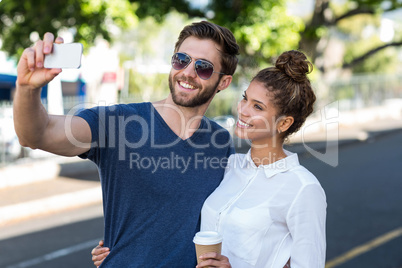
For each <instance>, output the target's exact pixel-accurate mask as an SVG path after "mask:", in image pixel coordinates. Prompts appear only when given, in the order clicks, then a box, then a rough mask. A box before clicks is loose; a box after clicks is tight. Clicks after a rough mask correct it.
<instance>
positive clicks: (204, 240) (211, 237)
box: [193, 231, 222, 245]
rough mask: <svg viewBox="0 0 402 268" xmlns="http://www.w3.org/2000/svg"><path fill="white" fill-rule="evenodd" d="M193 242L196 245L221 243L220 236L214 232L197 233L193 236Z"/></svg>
mask: <svg viewBox="0 0 402 268" xmlns="http://www.w3.org/2000/svg"><path fill="white" fill-rule="evenodd" d="M193 242H194V243H195V244H197V245H215V244H219V243H221V242H222V236H221V235H220V234H219V233H218V232H214V231H203V232H198V233H196V234H195V236H194V239H193Z"/></svg>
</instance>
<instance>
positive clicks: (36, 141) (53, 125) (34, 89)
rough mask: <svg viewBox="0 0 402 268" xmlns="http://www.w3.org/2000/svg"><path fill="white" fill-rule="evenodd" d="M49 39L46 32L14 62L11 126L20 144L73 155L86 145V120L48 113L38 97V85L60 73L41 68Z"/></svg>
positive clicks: (50, 45) (49, 46) (48, 50)
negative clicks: (15, 81) (12, 117)
mask: <svg viewBox="0 0 402 268" xmlns="http://www.w3.org/2000/svg"><path fill="white" fill-rule="evenodd" d="M53 42H54V36H53V34H51V33H46V34H45V36H44V38H43V41H42V40H40V41H38V42H37V43H36V44H35V46H34V47H30V48H27V49H25V50H24V52H23V54H22V56H21V58H20V61H19V62H18V67H17V83H16V94H15V97H14V102H13V103H14V126H15V131H16V133H17V136H18V139H19V141H20V143H21V145H22V146H27V147H31V148H33V149H41V150H44V151H48V152H51V153H55V154H59V155H64V156H75V155H79V154H81V153H84V152H86V151H88V150H89V148H90V142H91V130H90V127H89V125H88V123H87V122H86V121H85V120H84V119H82V118H80V117H76V116H72V117H67V116H56V115H49V114H48V113H47V111H46V109H45V108H44V107H43V105H42V103H41V99H40V95H41V88H42V87H43V86H45V85H46V84H47V83H49V82H50V81H51V80H53V78H55V77H56V76H57V75H58V74H59V73H60V72H61V69H46V68H44V67H43V62H44V56H45V54H49V53H51V51H52V48H53ZM56 43H63V39H62V38H60V37H58V38H57V39H56ZM66 120H67V124H66Z"/></svg>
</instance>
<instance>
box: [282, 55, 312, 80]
mask: <svg viewBox="0 0 402 268" xmlns="http://www.w3.org/2000/svg"><path fill="white" fill-rule="evenodd" d="M275 66H276V68H278V69H279V70H281V71H282V72H284V73H285V74H287V75H288V76H289V77H290V78H292V79H293V80H294V81H295V82H299V83H301V82H304V81H306V79H307V74H309V73H311V71H312V70H313V64H311V62H309V61H308V60H307V57H306V56H305V55H304V54H303V53H302V52H300V51H296V50H291V51H287V52H284V53H282V54H281V55H280V56H279V58H278V59H277V60H276V63H275Z"/></svg>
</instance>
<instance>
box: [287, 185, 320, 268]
mask: <svg viewBox="0 0 402 268" xmlns="http://www.w3.org/2000/svg"><path fill="white" fill-rule="evenodd" d="M326 208H327V203H326V197H325V193H324V190H323V189H322V187H321V186H320V185H318V184H309V185H307V186H304V187H303V188H302V189H301V190H300V191H299V193H298V195H297V196H296V198H295V200H294V201H293V203H292V205H291V207H290V208H289V212H288V215H287V217H286V222H287V225H288V228H289V230H290V234H291V236H292V240H293V244H292V249H291V253H290V262H291V265H290V267H292V268H299V267H303V268H324V267H325V250H326V240H325V221H326V214H327V213H326Z"/></svg>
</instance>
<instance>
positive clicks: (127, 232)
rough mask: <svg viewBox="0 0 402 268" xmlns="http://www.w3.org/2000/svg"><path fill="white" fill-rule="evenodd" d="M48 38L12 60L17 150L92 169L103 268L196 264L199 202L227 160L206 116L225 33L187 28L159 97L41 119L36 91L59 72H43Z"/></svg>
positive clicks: (231, 61) (226, 53) (232, 45)
mask: <svg viewBox="0 0 402 268" xmlns="http://www.w3.org/2000/svg"><path fill="white" fill-rule="evenodd" d="M53 41H54V37H53V35H52V34H50V33H47V34H45V36H44V40H43V41H39V42H37V44H36V45H35V47H34V48H27V49H26V50H25V51H24V53H23V55H22V57H21V59H20V61H19V63H18V69H17V71H18V78H17V90H16V95H15V99H14V121H15V129H16V132H17V135H18V137H19V140H20V143H21V144H22V145H24V146H29V147H31V148H38V149H42V150H45V151H49V152H52V153H55V154H59V155H64V156H77V155H78V156H80V157H82V158H88V159H90V160H92V161H94V162H95V163H96V164H97V165H98V168H99V174H100V177H101V183H102V192H103V206H104V216H105V233H104V239H105V246H106V247H109V248H110V250H111V251H110V254H109V255H108V257H107V258H106V260H105V261H104V262H103V264H102V267H168V266H169V267H194V266H195V265H196V259H195V250H194V245H193V243H192V238H193V236H194V234H195V233H196V232H197V231H198V229H199V223H200V222H199V220H200V219H199V217H200V210H201V207H202V204H203V202H204V200H205V199H206V197H207V196H208V195H209V194H210V193H211V192H212V191H213V190H214V189H215V188H216V187H217V186H218V185H219V183H220V181H221V179H222V177H223V173H224V167H225V164H226V162H227V158H228V157H229V155H230V154H231V153H233V147H232V145H231V141H230V135H229V133H228V132H227V131H225V130H223V128H221V127H219V126H218V125H217V124H216V123H214V122H211V121H209V120H208V119H207V118H205V117H204V113H205V111H206V110H207V108H208V105H209V104H210V102H211V101H212V99H213V97H214V96H215V94H216V93H217V92H219V91H222V90H224V89H226V88H227V87H228V86H229V84H230V83H231V81H232V75H233V73H234V72H235V69H236V66H237V58H236V55H237V54H238V45H237V44H236V40H235V38H234V36H233V34H232V33H231V32H230V31H229V30H227V29H226V28H223V27H220V26H218V25H215V24H212V23H209V22H205V21H203V22H199V23H193V24H192V25H189V26H186V27H185V28H184V29H183V30H182V31H181V33H180V35H179V39H178V41H177V43H176V46H175V54H174V55H173V57H172V69H171V72H170V75H169V87H170V94H169V95H168V97H167V98H166V99H164V100H161V101H158V102H155V103H139V104H129V105H115V106H110V107H96V108H93V109H88V110H84V111H82V112H80V113H79V114H78V115H77V116H72V117H66V116H54V115H48V114H47V112H46V110H45V109H44V108H43V106H42V105H41V102H40V88H41V87H42V86H44V85H45V84H47V83H48V82H50V81H51V80H52V79H53V78H54V77H55V76H57V75H58V74H59V73H60V72H61V70H60V69H45V68H43V59H44V55H45V54H48V53H50V52H51V49H52V43H53ZM55 41H56V43H62V42H63V40H62V39H60V38H57V39H56V40H55Z"/></svg>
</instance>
